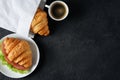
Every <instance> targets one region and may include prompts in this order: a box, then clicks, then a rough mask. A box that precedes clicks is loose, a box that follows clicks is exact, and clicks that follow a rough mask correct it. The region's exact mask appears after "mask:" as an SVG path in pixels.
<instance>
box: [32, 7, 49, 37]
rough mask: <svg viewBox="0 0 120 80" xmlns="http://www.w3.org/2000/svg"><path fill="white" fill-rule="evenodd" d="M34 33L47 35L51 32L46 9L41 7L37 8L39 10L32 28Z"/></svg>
mask: <svg viewBox="0 0 120 80" xmlns="http://www.w3.org/2000/svg"><path fill="white" fill-rule="evenodd" d="M30 30H31V31H32V32H33V33H35V34H36V33H37V34H39V35H42V36H47V35H49V33H50V30H49V27H48V19H47V14H46V12H45V11H43V10H41V9H40V8H38V9H37V12H36V14H35V16H34V18H33V20H32V23H31V29H30Z"/></svg>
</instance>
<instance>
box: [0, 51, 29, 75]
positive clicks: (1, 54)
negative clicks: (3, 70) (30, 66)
mask: <svg viewBox="0 0 120 80" xmlns="http://www.w3.org/2000/svg"><path fill="white" fill-rule="evenodd" d="M0 61H1V62H2V64H3V65H6V66H7V67H8V68H9V69H10V70H12V71H14V72H17V73H20V74H26V73H28V72H29V71H28V70H18V69H16V68H14V67H13V66H12V65H10V64H8V63H7V61H6V60H5V58H4V55H3V53H2V51H1V50H0Z"/></svg>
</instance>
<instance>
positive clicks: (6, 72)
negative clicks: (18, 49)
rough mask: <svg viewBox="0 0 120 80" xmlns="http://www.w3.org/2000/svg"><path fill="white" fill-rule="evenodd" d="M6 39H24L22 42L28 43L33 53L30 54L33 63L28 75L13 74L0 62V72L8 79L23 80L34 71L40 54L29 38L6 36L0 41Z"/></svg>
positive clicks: (13, 35)
mask: <svg viewBox="0 0 120 80" xmlns="http://www.w3.org/2000/svg"><path fill="white" fill-rule="evenodd" d="M6 37H14V38H19V39H24V40H26V41H28V42H29V44H30V47H31V50H32V53H33V54H32V58H33V62H32V67H31V68H30V71H29V72H28V73H25V74H20V73H16V72H13V71H12V70H10V69H9V68H8V67H7V66H6V65H2V63H1V61H0V72H1V73H3V74H4V75H5V76H7V77H10V78H23V77H25V76H28V75H29V74H31V73H32V72H33V71H34V70H35V68H36V67H37V65H38V63H39V58H40V52H39V49H38V47H37V45H36V43H35V42H34V41H33V40H32V39H31V38H25V37H22V36H20V35H17V34H10V35H7V36H5V37H3V38H2V39H1V40H3V39H4V38H6Z"/></svg>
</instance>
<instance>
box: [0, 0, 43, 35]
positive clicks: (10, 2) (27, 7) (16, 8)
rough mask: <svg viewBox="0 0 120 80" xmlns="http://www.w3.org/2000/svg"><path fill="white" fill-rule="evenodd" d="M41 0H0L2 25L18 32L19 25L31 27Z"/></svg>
mask: <svg viewBox="0 0 120 80" xmlns="http://www.w3.org/2000/svg"><path fill="white" fill-rule="evenodd" d="M40 2H41V0H0V27H2V28H4V29H7V30H9V31H12V32H16V31H17V28H18V27H22V28H23V30H20V31H23V33H25V32H24V29H25V28H24V27H26V26H27V27H28V26H29V27H30V24H31V21H32V19H33V17H34V14H35V12H36V10H37V8H38V6H39V4H40Z"/></svg>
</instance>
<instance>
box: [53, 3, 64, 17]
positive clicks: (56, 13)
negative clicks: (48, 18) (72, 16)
mask: <svg viewBox="0 0 120 80" xmlns="http://www.w3.org/2000/svg"><path fill="white" fill-rule="evenodd" d="M65 13H66V9H65V6H64V5H63V4H61V3H55V4H54V5H53V6H52V7H51V14H52V16H53V17H54V18H56V19H60V18H62V17H64V15H65Z"/></svg>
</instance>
